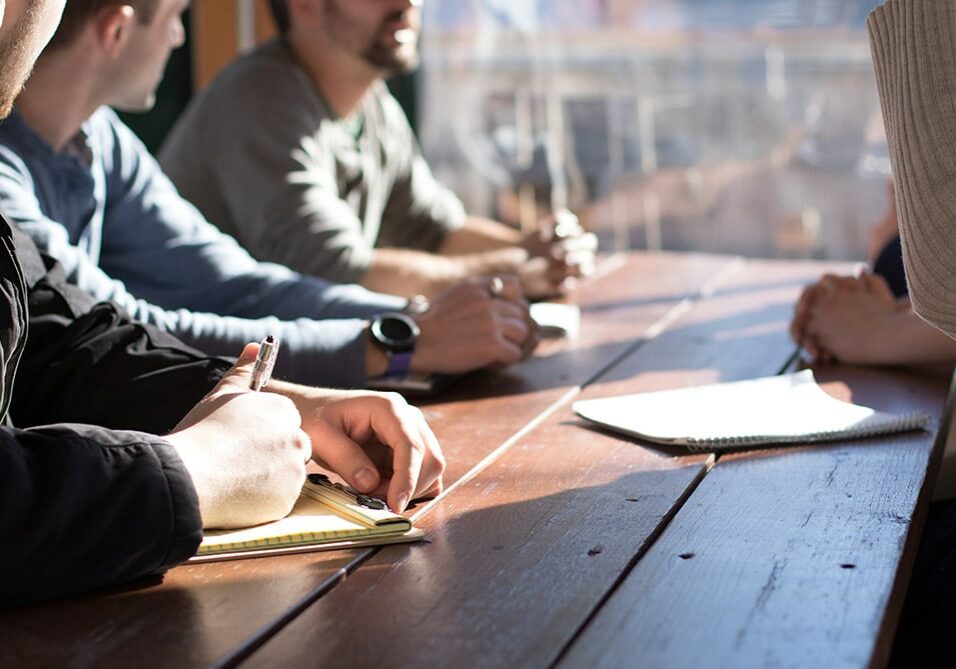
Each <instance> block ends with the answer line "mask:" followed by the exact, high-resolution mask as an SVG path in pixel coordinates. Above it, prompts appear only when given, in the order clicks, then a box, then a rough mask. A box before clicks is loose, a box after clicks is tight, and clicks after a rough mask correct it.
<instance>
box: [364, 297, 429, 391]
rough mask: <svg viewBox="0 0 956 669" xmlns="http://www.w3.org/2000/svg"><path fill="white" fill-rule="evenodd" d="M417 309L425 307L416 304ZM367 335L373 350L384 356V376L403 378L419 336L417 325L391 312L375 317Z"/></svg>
mask: <svg viewBox="0 0 956 669" xmlns="http://www.w3.org/2000/svg"><path fill="white" fill-rule="evenodd" d="M416 306H417V307H418V308H425V309H427V305H423V304H421V303H418V304H417V305H416ZM369 335H370V339H371V342H372V344H373V346H374V347H375V348H377V349H378V350H379V352H381V353H382V354H384V356H385V359H386V366H385V371H384V374H385V375H386V376H395V377H404V376H406V375H407V374H408V372H409V370H410V368H411V362H412V356H413V355H414V354H415V346H416V344H417V342H418V338H419V336H420V335H421V330H420V329H419V327H418V323H417V322H415V320H414V319H413V318H412V317H411V316H409V315H408V314H406V313H402V312H392V313H385V314H382V315H380V316H378V317H376V318H375V319H374V320H373V321H372V324H371V326H369Z"/></svg>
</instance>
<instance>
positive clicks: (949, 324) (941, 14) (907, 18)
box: [867, 0, 956, 666]
mask: <svg viewBox="0 0 956 669" xmlns="http://www.w3.org/2000/svg"><path fill="white" fill-rule="evenodd" d="M867 27H868V30H869V33H870V45H871V49H872V52H873V65H874V69H875V71H876V79H877V83H878V87H879V93H880V103H881V105H882V108H883V120H884V123H885V125H886V134H887V140H888V142H889V146H890V159H891V161H892V164H893V176H894V179H895V182H896V200H897V213H898V216H899V221H900V235H901V238H902V242H903V261H904V264H905V267H906V278H907V283H908V284H909V290H910V299H911V301H912V304H913V308H914V310H915V311H916V313H917V314H918V315H919V316H920V317H922V318H923V319H924V320H926V321H928V322H929V323H930V324H932V325H934V326H935V327H937V328H939V329H940V330H942V331H943V332H945V333H946V334H948V335H949V336H950V337H953V338H956V2H954V1H953V0H887V2H886V3H885V4H883V5H882V6H880V7H878V8H877V9H876V10H875V11H874V12H873V13H872V14H871V15H870V17H869V19H868V21H867ZM954 618H956V502H953V501H948V502H943V503H937V504H935V505H934V506H933V508H932V509H931V511H930V515H929V519H928V521H927V526H926V529H925V531H924V533H923V538H922V541H921V544H920V551H919V555H918V557H917V562H916V566H915V569H914V573H913V578H912V580H911V583H910V590H909V593H908V594H907V600H906V604H905V606H904V610H903V613H902V616H901V620H900V627H899V630H898V631H897V636H896V641H895V645H894V648H893V656H892V660H891V665H892V666H954V664H956V637H954V635H953V634H952V633H951V630H952V625H953V620H954Z"/></svg>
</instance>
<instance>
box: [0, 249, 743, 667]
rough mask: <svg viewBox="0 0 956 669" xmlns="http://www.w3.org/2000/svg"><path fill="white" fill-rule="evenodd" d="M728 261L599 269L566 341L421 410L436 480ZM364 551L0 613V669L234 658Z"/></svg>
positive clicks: (471, 462)
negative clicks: (441, 465) (573, 335)
mask: <svg viewBox="0 0 956 669" xmlns="http://www.w3.org/2000/svg"><path fill="white" fill-rule="evenodd" d="M731 262H732V260H730V259H728V258H719V257H709V256H697V255H667V254H660V255H640V256H633V257H632V258H631V259H630V260H629V261H628V262H623V261H620V262H619V261H618V260H615V259H611V260H609V261H608V262H607V263H605V264H604V265H603V267H602V271H603V272H604V273H603V275H602V276H601V277H600V278H598V279H597V280H595V281H593V282H590V283H588V284H585V285H584V286H582V287H581V288H580V289H579V291H578V298H579V299H580V301H581V303H582V305H583V306H584V311H585V319H584V322H583V323H582V330H581V335H580V337H579V338H578V339H577V340H576V341H574V342H567V341H558V342H551V343H549V344H546V345H545V346H543V347H542V351H541V353H540V354H539V355H538V356H536V357H535V358H534V359H532V360H530V361H528V362H526V363H524V364H523V365H520V366H519V367H518V368H516V369H515V370H512V371H508V372H506V373H504V374H500V375H495V374H479V375H475V376H473V377H471V378H469V379H468V380H467V382H466V383H463V384H461V385H459V386H458V387H456V388H454V389H453V390H452V393H451V395H450V396H449V398H448V399H447V400H446V401H443V402H436V403H433V404H431V405H429V406H428V407H426V413H427V414H428V416H429V419H430V421H431V423H432V426H433V427H434V429H435V431H436V434H438V436H439V438H440V439H441V441H442V443H443V446H444V449H445V452H446V455H447V456H448V458H449V462H450V466H449V472H448V476H447V477H446V480H447V481H448V482H449V483H453V482H454V481H456V480H458V479H460V478H461V477H462V476H464V475H466V474H467V473H468V472H469V471H470V470H471V469H472V468H473V467H474V466H475V465H476V464H478V463H479V462H481V461H482V460H483V459H485V458H486V457H487V456H488V455H489V454H490V453H493V452H494V451H495V450H496V449H498V448H499V447H501V446H502V444H505V443H506V442H507V441H508V440H509V439H511V438H512V437H513V436H514V435H515V434H516V433H518V432H519V431H520V430H521V429H522V428H523V427H524V426H526V425H527V424H529V423H530V422H532V421H534V420H535V419H536V418H537V417H538V416H540V415H541V414H543V413H544V412H546V411H548V409H549V408H550V407H551V406H552V405H554V404H555V403H556V402H558V401H560V400H561V398H562V397H563V396H564V395H565V394H566V393H567V392H568V389H569V388H572V387H574V386H575V385H576V384H580V383H583V382H584V381H586V380H587V379H588V378H590V377H591V376H593V375H594V374H595V373H596V372H597V371H598V370H599V369H601V368H602V367H604V366H606V365H608V364H610V363H611V362H612V361H613V360H614V359H615V358H617V357H618V356H620V355H622V354H623V353H624V352H625V351H627V350H628V348H629V347H630V346H632V344H633V342H634V341H635V340H637V339H638V338H639V337H640V336H641V335H642V334H643V333H644V332H645V331H646V330H647V328H648V327H649V326H651V325H652V324H653V323H654V322H655V321H657V320H658V319H660V318H661V316H662V315H664V314H666V313H667V312H668V311H669V310H670V309H671V308H672V307H673V305H674V304H675V303H676V302H678V301H679V300H681V299H684V298H685V297H687V296H693V295H695V294H696V293H697V291H699V289H700V288H701V286H704V285H706V284H707V282H708V281H709V280H710V279H711V278H712V277H713V276H715V275H716V274H718V273H720V272H721V271H722V270H723V269H724V268H726V267H727V266H728V264H729V263H731ZM499 393H500V396H497V397H493V395H496V394H499ZM371 554H372V552H371V551H368V550H366V551H348V552H345V553H314V554H309V555H299V556H285V557H275V558H263V559H258V560H245V561H241V562H231V563H218V564H207V565H202V566H184V567H180V568H177V569H174V570H172V571H170V572H169V574H168V575H167V576H166V578H165V580H164V581H163V582H162V583H153V584H148V585H147V586H143V585H142V584H140V587H137V588H135V589H132V590H129V591H125V592H111V593H100V594H95V595H90V596H86V597H82V598H76V599H73V600H68V601H63V602H56V603H52V604H47V605H43V606H39V607H32V608H28V609H24V610H20V611H13V612H9V613H5V614H0V662H5V660H6V658H8V657H9V658H10V659H11V661H12V660H14V659H15V660H16V663H17V664H20V665H23V666H27V665H29V666H59V665H62V664H64V663H68V662H69V661H71V659H73V658H77V657H85V658H90V659H91V662H92V660H94V659H95V663H96V664H120V663H124V664H125V663H127V662H128V661H130V659H131V658H134V657H137V659H136V662H137V664H141V665H142V664H146V665H149V664H153V663H155V664H161V665H164V666H166V665H170V664H175V665H177V666H183V667H191V666H205V665H209V664H212V663H216V662H218V661H220V660H222V659H223V658H226V657H239V656H241V655H242V653H243V652H244V648H245V647H246V645H247V644H250V645H252V646H254V645H255V644H257V643H259V642H260V641H261V640H262V639H264V638H266V637H268V636H269V635H270V634H271V633H272V632H273V630H272V628H271V627H270V626H271V625H273V624H274V623H276V622H277V621H283V619H284V618H285V617H288V616H292V615H294V614H295V613H296V612H297V610H298V607H300V606H302V605H304V604H305V603H307V602H308V601H309V600H310V599H311V598H315V597H319V596H320V595H321V594H322V593H323V592H325V590H326V589H328V588H329V587H330V586H331V585H332V584H334V583H336V582H337V581H338V580H340V579H341V578H342V575H343V570H344V569H345V568H346V566H348V565H352V564H355V563H358V562H361V561H362V560H364V559H365V558H367V557H368V556H369V555H371ZM184 628H188V629H184ZM50 629H56V630H57V643H56V644H50V643H36V641H37V639H40V638H41V635H42V634H44V632H45V631H48V630H50ZM118 629H119V630H122V633H118V632H117V630H118ZM172 640H175V642H172ZM156 649H162V650H161V651H156ZM137 653H139V655H138V656H137Z"/></svg>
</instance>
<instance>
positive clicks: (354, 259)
mask: <svg viewBox="0 0 956 669" xmlns="http://www.w3.org/2000/svg"><path fill="white" fill-rule="evenodd" d="M270 6H271V8H272V11H273V15H274V17H275V19H276V23H277V25H278V27H279V29H280V31H281V33H282V37H281V39H279V40H277V41H274V42H271V43H268V44H266V45H264V46H262V47H261V48H259V49H258V50H257V51H255V52H254V53H252V54H250V55H248V56H245V57H243V58H240V59H239V60H238V61H236V62H235V63H233V64H232V65H231V66H230V67H229V68H228V69H227V70H226V71H225V72H224V73H223V74H222V75H221V76H220V77H218V79H217V80H216V81H215V82H213V84H212V85H211V86H209V88H208V89H207V90H206V91H204V92H203V93H202V94H201V95H200V96H199V97H198V98H197V99H196V100H195V101H194V102H193V104H192V105H191V107H190V108H189V109H188V110H187V112H186V113H185V114H184V116H183V118H182V119H181V121H180V123H179V124H178V125H177V126H176V128H175V129H174V130H173V132H172V134H171V135H170V137H169V138H168V139H167V142H166V144H165V145H164V148H163V151H162V153H161V154H160V159H161V163H162V165H163V167H164V169H166V171H167V173H168V174H169V176H170V177H171V178H172V179H173V181H174V182H175V183H176V185H177V186H178V187H179V189H180V191H181V192H182V193H183V195H185V197H186V198H187V199H189V200H190V201H192V202H193V203H194V204H196V205H197V206H198V207H199V208H200V209H201V210H202V211H203V212H204V213H205V214H206V216H207V218H209V219H210V220H211V221H213V222H215V223H216V225H218V226H220V228H221V229H223V230H224V231H225V232H227V233H229V234H231V235H233V236H234V237H236V238H237V239H238V240H239V242H240V243H241V244H243V246H245V247H246V248H247V249H249V250H250V251H251V252H252V254H253V255H255V256H257V257H258V258H260V259H263V260H269V261H273V262H278V263H281V264H284V265H287V266H289V267H291V268H293V269H295V270H297V271H300V272H303V273H306V274H313V275H316V276H321V277H324V278H327V279H330V280H334V281H348V282H357V283H361V284H362V285H363V286H365V287H366V288H370V289H372V290H378V291H382V292H390V293H395V294H399V295H405V296H409V295H413V294H416V293H423V294H425V295H433V294H435V293H436V292H437V291H439V290H441V289H443V288H445V287H447V286H449V285H453V284H454V283H456V282H458V281H461V280H462V279H463V278H465V277H468V276H474V275H478V274H488V273H498V272H503V273H514V274H517V275H518V276H519V277H520V278H521V281H522V285H523V288H524V291H525V293H526V294H527V295H528V296H529V297H534V298H537V297H543V296H546V295H549V294H554V293H560V292H561V291H562V290H563V289H564V288H565V287H566V286H567V285H568V282H569V281H570V280H572V279H573V278H574V277H576V276H579V275H580V274H582V273H583V272H586V271H587V270H588V269H589V268H590V267H591V265H592V264H593V254H594V249H595V238H594V237H593V235H589V234H585V233H584V232H583V231H582V230H581V228H580V227H579V226H578V225H577V222H576V220H575V219H574V217H573V216H557V217H556V220H555V219H549V220H547V221H545V222H543V225H542V230H541V231H540V232H536V233H534V234H532V235H529V236H527V237H523V236H522V235H521V234H520V233H519V232H517V231H516V230H514V229H512V228H510V227H508V226H505V225H503V224H501V223H498V222H495V221H490V220H487V219H481V218H477V217H471V216H467V215H466V213H465V211H464V209H463V207H462V204H461V202H460V201H459V200H458V199H457V198H456V197H455V196H454V195H453V194H452V193H451V192H450V191H449V190H447V189H446V188H445V187H444V186H442V185H441V184H440V183H438V182H437V181H436V180H435V178H434V177H433V176H432V174H431V172H430V171H429V168H428V165H427V164H426V162H425V160H424V159H423V157H422V155H421V153H420V152H419V149H418V147H417V145H416V142H415V138H414V136H413V134H412V131H411V129H410V127H409V125H408V122H407V120H406V118H405V116H404V114H403V112H402V110H401V108H400V107H399V105H398V103H397V102H396V101H395V100H394V99H393V98H392V97H391V96H390V95H389V93H388V91H387V89H386V87H385V85H384V83H383V82H382V79H383V78H384V77H387V76H390V75H393V74H396V73H401V72H409V71H411V70H412V69H414V68H415V67H416V65H417V64H418V47H417V41H418V34H419V29H420V21H421V0H272V1H271V2H270Z"/></svg>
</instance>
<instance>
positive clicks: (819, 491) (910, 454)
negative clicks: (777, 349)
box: [560, 368, 946, 667]
mask: <svg viewBox="0 0 956 669" xmlns="http://www.w3.org/2000/svg"><path fill="white" fill-rule="evenodd" d="M824 378H830V379H833V378H839V379H841V380H842V383H836V384H834V383H830V384H826V385H825V388H826V389H827V390H828V392H831V393H832V394H834V395H835V396H838V397H842V398H843V399H850V398H852V399H854V400H855V401H858V402H860V403H863V404H866V405H868V406H873V407H876V408H878V409H883V410H890V411H904V410H910V409H918V410H925V411H930V412H933V413H934V414H935V415H937V416H939V415H940V412H941V405H942V401H943V397H944V395H945V388H946V379H945V378H939V377H932V376H926V375H918V374H912V373H906V372H902V371H889V370H876V369H866V368H839V369H836V370H828V372H827V374H826V375H825V377H824ZM933 437H934V435H933V432H932V431H931V432H916V433H909V434H905V435H897V436H889V437H883V438H880V439H874V440H867V441H864V442H847V443H842V444H834V445H828V446H820V447H801V448H789V449H776V450H763V451H757V452H747V453H740V454H736V455H733V456H729V457H727V456H725V457H722V458H721V459H720V460H719V461H718V463H717V465H716V466H715V467H714V468H713V470H712V471H711V472H710V473H709V474H708V475H707V476H706V478H705V479H704V480H703V482H702V483H701V484H700V486H699V487H698V488H697V490H696V491H695V492H694V494H693V496H692V497H691V498H690V500H689V501H688V503H687V504H685V505H684V507H683V508H682V509H681V511H680V512H679V513H678V514H677V516H676V517H675V519H674V520H673V522H672V523H671V524H670V525H669V526H668V528H667V530H666V531H665V532H664V534H663V535H662V536H661V538H660V540H658V542H657V543H655V545H654V546H653V547H652V548H651V550H650V551H649V552H648V554H647V555H646V556H645V558H644V559H643V560H641V562H640V563H639V564H638V565H637V567H636V568H635V569H634V571H633V572H632V573H631V574H630V575H629V576H628V578H627V579H626V580H625V581H624V583H623V584H622V585H621V587H620V588H619V589H618V590H617V591H615V593H614V594H613V596H612V597H611V598H610V599H609V601H608V602H607V604H606V606H604V607H603V608H602V609H601V611H600V612H599V613H598V614H597V615H596V616H595V618H594V619H593V620H592V621H591V622H590V624H589V625H588V626H587V629H586V630H585V632H584V633H583V634H582V635H581V637H580V638H579V639H578V640H577V642H576V643H574V645H573V646H572V647H571V648H570V650H569V651H568V653H567V655H566V656H565V657H564V658H563V661H562V662H561V665H560V666H566V667H580V666H590V667H620V666H635V665H636V664H640V665H641V666H649V667H653V666H708V667H739V666H778V667H795V666H807V667H813V666H826V667H864V666H869V665H870V664H871V663H872V664H873V665H875V666H881V665H882V664H884V663H885V660H886V659H887V657H888V655H887V651H888V648H889V642H890V640H891V639H892V633H893V629H894V628H895V623H896V617H897V616H898V606H899V603H900V599H901V595H902V590H903V589H904V588H905V584H906V581H907V578H908V569H909V564H907V563H908V562H909V561H910V560H911V558H912V552H913V549H914V547H915V541H916V538H917V537H918V533H919V529H920V527H921V523H922V520H923V515H924V513H925V507H926V506H927V505H928V501H929V492H930V489H931V486H932V480H933V478H934V476H935V465H936V463H938V456H939V449H937V450H936V451H935V452H934V447H933V441H934V438H933ZM907 551H908V552H909V555H907ZM901 562H902V563H903V567H902V569H900V568H899V567H898V565H900V563H901ZM888 607H889V611H888Z"/></svg>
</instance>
